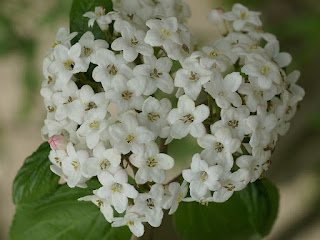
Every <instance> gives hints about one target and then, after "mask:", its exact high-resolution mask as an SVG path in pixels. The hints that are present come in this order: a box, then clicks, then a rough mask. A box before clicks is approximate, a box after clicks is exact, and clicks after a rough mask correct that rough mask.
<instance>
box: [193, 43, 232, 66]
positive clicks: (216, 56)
mask: <svg viewBox="0 0 320 240" xmlns="http://www.w3.org/2000/svg"><path fill="white" fill-rule="evenodd" d="M199 55H200V56H201V58H200V66H201V67H203V68H205V69H211V68H212V67H216V68H217V69H218V70H219V71H221V72H225V71H226V69H227V66H228V63H230V62H231V60H230V59H229V58H228V57H227V56H226V55H224V54H221V52H220V51H219V50H218V49H217V48H216V47H214V46H211V47H210V46H204V47H203V48H202V52H199Z"/></svg>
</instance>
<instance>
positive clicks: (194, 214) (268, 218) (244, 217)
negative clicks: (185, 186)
mask: <svg viewBox="0 0 320 240" xmlns="http://www.w3.org/2000/svg"><path fill="white" fill-rule="evenodd" d="M249 196H250V197H249ZM250 199H251V200H250ZM252 205H254V206H252ZM259 206H260V207H259ZM250 208H251V209H250ZM277 209H278V193H277V189H276V188H275V187H274V186H273V185H272V184H271V183H270V182H268V181H267V180H262V181H261V180H259V181H257V182H255V183H251V184H249V186H248V187H247V188H245V189H244V190H242V191H240V192H235V193H234V194H233V196H232V197H231V198H230V199H229V200H228V201H226V202H224V203H209V205H208V206H203V205H201V204H199V203H189V202H188V203H184V202H182V203H181V205H180V206H179V208H178V211H177V212H176V213H175V215H174V223H175V226H176V230H177V232H178V233H179V234H180V236H181V238H182V239H184V240H189V239H190V240H191V239H228V240H248V239H250V240H254V239H262V237H263V236H265V235H266V234H267V233H269V231H270V230H271V227H272V224H273V222H274V220H275V218H276V215H277ZM268 211H269V212H268ZM257 214H261V216H258V215H257ZM253 221H257V223H255V222H253ZM264 225H265V226H264Z"/></svg>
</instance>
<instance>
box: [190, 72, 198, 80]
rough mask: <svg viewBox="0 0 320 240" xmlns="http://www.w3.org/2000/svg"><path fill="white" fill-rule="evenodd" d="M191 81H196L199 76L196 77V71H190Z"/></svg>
mask: <svg viewBox="0 0 320 240" xmlns="http://www.w3.org/2000/svg"><path fill="white" fill-rule="evenodd" d="M189 79H190V80H191V81H198V80H199V77H198V73H196V72H193V71H191V72H190V78H189Z"/></svg>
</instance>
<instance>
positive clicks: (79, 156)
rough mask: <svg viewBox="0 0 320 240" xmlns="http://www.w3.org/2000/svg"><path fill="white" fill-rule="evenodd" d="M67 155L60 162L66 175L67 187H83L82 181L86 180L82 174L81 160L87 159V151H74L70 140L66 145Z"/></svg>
mask: <svg viewBox="0 0 320 240" xmlns="http://www.w3.org/2000/svg"><path fill="white" fill-rule="evenodd" d="M67 153H68V156H67V157H66V158H65V160H64V162H63V164H62V171H63V173H64V174H65V176H66V178H67V179H66V181H67V184H68V186H69V187H71V188H74V187H75V186H78V187H85V186H86V185H85V184H84V182H85V181H86V180H87V179H86V178H85V177H84V176H83V175H82V167H81V162H83V161H87V159H88V158H89V153H88V152H87V151H85V150H79V151H76V150H75V148H74V146H73V144H72V142H69V143H68V145H67Z"/></svg>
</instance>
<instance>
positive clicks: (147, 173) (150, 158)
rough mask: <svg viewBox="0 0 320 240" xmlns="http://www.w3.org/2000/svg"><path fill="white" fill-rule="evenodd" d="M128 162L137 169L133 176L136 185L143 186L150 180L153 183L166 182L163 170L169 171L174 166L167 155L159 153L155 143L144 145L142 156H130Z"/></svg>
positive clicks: (171, 159)
mask: <svg viewBox="0 0 320 240" xmlns="http://www.w3.org/2000/svg"><path fill="white" fill-rule="evenodd" d="M129 160H130V162H131V163H132V164H133V165H134V166H135V167H137V168H138V171H137V173H136V175H135V180H136V183H137V184H145V183H146V182H147V181H149V180H151V179H152V181H154V182H155V183H164V181H165V180H166V173H165V170H169V169H171V168H172V167H173V165H174V160H173V158H172V157H170V156H169V155H167V154H164V153H160V152H159V147H158V145H157V144H156V143H155V142H149V143H146V145H145V152H144V153H143V154H132V155H131V156H130V158H129Z"/></svg>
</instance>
